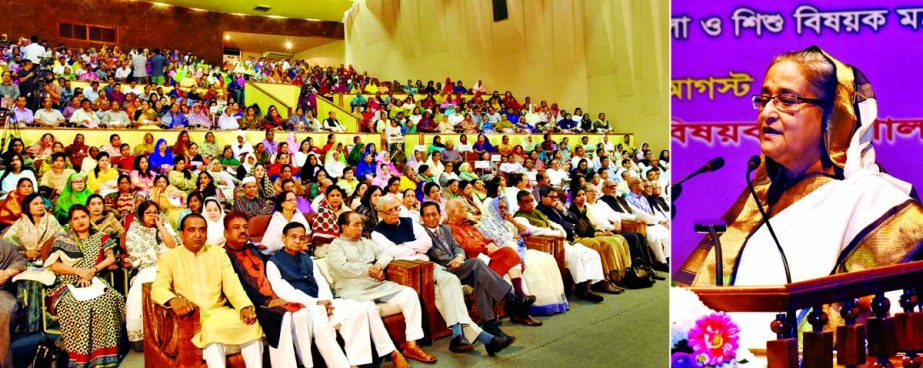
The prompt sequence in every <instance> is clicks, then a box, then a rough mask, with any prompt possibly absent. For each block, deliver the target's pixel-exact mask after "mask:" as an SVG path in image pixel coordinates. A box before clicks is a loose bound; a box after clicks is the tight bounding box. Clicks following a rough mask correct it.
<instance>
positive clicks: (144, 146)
mask: <svg viewBox="0 0 923 368" xmlns="http://www.w3.org/2000/svg"><path fill="white" fill-rule="evenodd" d="M153 152H154V135H153V134H151V133H144V142H143V143H139V144H138V145H137V146H135V149H134V150H133V151H132V153H134V154H135V156H146V155H150V154H151V153H153Z"/></svg>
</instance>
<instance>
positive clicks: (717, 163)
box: [670, 157, 724, 216]
mask: <svg viewBox="0 0 923 368" xmlns="http://www.w3.org/2000/svg"><path fill="white" fill-rule="evenodd" d="M722 167H724V157H715V158H713V159H711V160H709V161H708V162H706V163H705V165H704V166H702V167H700V168H699V169H698V170H696V171H693V172H692V173H691V174H689V175H686V177H684V178H682V179H681V180H680V181H678V182H676V183H675V184H673V185H672V186H670V190H671V194H670V198H671V199H672V200H673V201H676V199H677V198H679V196H680V194H682V193H683V186H682V184H683V183H685V182H686V181H687V180H689V179H692V178H694V177H696V176H698V175H699V174H702V173H707V172H714V171H718V170H719V169H721V168H722ZM674 216H676V214H675V213H674Z"/></svg>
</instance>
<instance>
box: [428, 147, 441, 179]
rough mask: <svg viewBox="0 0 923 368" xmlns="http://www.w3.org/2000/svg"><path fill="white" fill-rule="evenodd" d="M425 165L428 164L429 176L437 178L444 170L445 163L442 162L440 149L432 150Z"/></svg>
mask: <svg viewBox="0 0 923 368" xmlns="http://www.w3.org/2000/svg"><path fill="white" fill-rule="evenodd" d="M426 166H429V169H430V174H431V175H430V176H431V177H432V178H433V179H438V178H439V177H440V176H441V175H442V172H444V171H445V165H443V164H442V151H433V153H431V154H430V155H429V158H428V159H427V160H426Z"/></svg>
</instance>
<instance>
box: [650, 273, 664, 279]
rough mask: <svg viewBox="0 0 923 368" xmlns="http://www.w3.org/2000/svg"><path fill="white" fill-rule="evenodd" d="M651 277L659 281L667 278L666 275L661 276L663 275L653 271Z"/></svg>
mask: <svg viewBox="0 0 923 368" xmlns="http://www.w3.org/2000/svg"><path fill="white" fill-rule="evenodd" d="M651 277H653V278H654V280H659V281H663V280H666V279H667V278H666V277H663V276H660V275H658V274H657V273H656V272H654V274H653V275H651Z"/></svg>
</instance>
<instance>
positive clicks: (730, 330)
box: [670, 288, 749, 368]
mask: <svg viewBox="0 0 923 368" xmlns="http://www.w3.org/2000/svg"><path fill="white" fill-rule="evenodd" d="M739 339H740V328H739V327H738V326H737V324H736V323H735V322H734V320H732V319H731V317H730V316H728V315H727V314H724V312H716V311H713V310H711V309H709V308H708V307H706V306H705V305H704V304H702V301H701V300H699V297H698V296H696V295H695V294H694V293H693V292H691V291H689V290H686V289H683V288H670V346H671V349H670V353H671V358H670V365H671V367H674V368H733V367H741V366H743V365H745V364H747V362H748V359H747V356H748V355H749V352H747V351H746V349H740V351H738V349H739V348H740V345H739V344H738V340H739Z"/></svg>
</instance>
